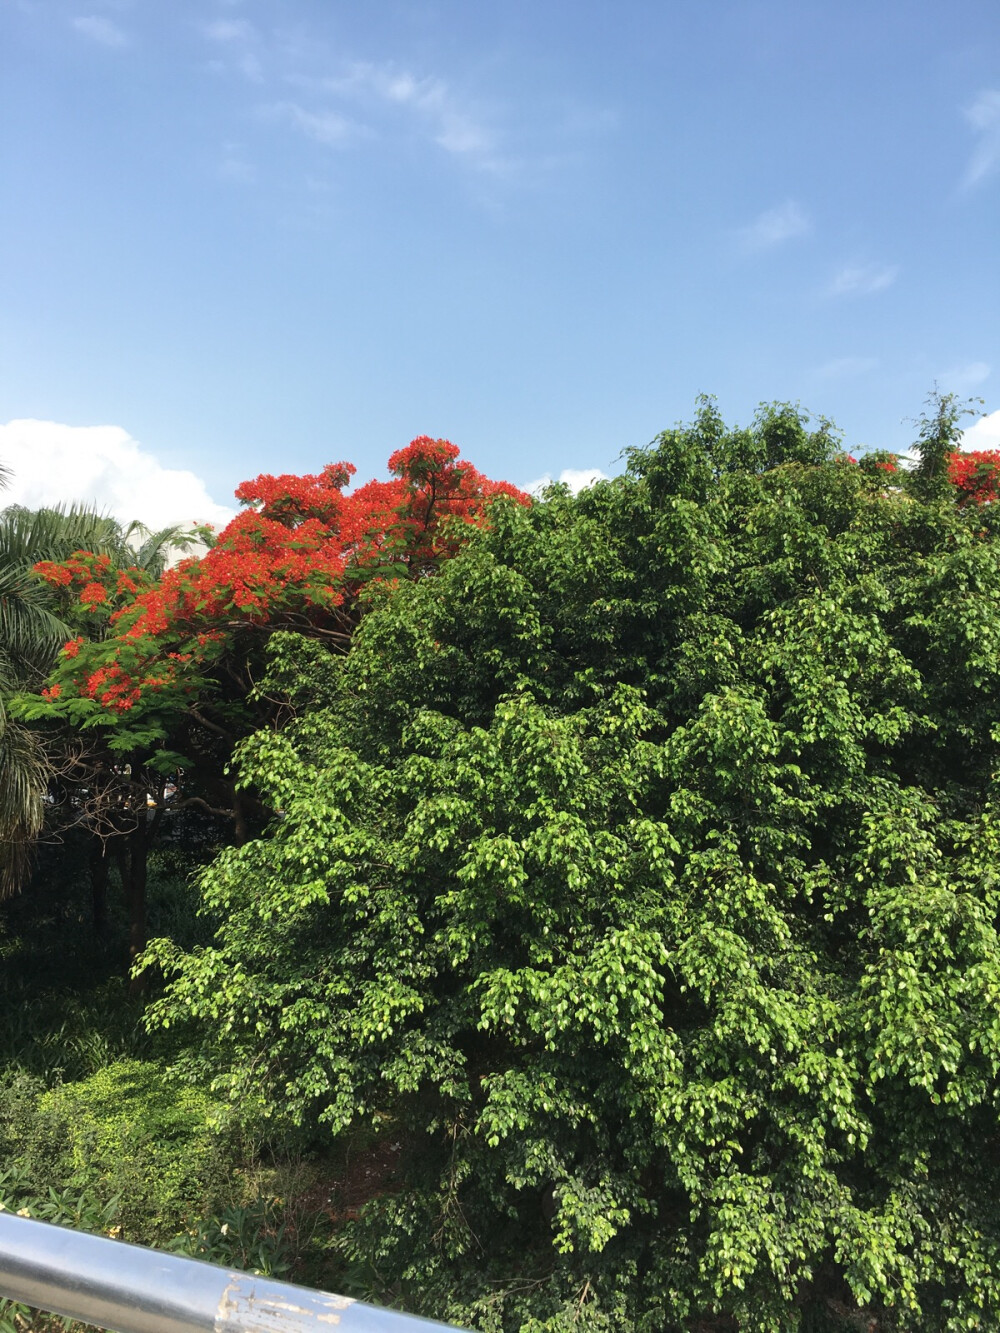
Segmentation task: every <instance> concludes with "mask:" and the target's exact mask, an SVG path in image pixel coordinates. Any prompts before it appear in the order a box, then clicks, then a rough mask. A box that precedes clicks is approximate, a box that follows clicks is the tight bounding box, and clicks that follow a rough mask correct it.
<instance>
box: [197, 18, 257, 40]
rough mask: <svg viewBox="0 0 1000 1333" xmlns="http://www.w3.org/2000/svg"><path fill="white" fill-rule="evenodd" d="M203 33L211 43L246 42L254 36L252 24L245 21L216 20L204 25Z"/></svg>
mask: <svg viewBox="0 0 1000 1333" xmlns="http://www.w3.org/2000/svg"><path fill="white" fill-rule="evenodd" d="M203 31H204V33H205V36H206V37H208V38H209V40H210V41H213V42H248V41H252V40H253V38H254V37H255V36H256V33H255V31H254V27H253V24H252V23H247V21H246V20H245V19H216V20H215V22H214V23H206V24H205V27H204V29H203Z"/></svg>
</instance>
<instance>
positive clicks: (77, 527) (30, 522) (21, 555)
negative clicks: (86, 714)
mask: <svg viewBox="0 0 1000 1333" xmlns="http://www.w3.org/2000/svg"><path fill="white" fill-rule="evenodd" d="M9 475H10V474H9V469H7V468H5V467H4V466H3V465H2V464H0V486H4V485H6V483H7V480H8V478H9ZM191 542H192V535H191V534H190V533H188V532H186V531H185V530H183V529H181V528H179V527H172V528H162V529H160V530H159V531H158V532H151V531H150V530H149V529H148V528H146V527H145V526H144V525H143V524H141V523H138V522H133V523H130V524H128V525H127V526H123V525H122V524H120V523H119V522H118V521H117V520H116V519H114V518H110V517H109V516H108V515H106V514H99V513H96V512H95V511H94V510H92V509H87V508H85V507H83V506H80V505H71V506H53V507H50V508H46V509H35V510H32V509H26V508H25V507H24V506H22V505H11V506H10V507H9V508H7V509H4V510H3V511H0V900H2V899H3V898H5V897H9V896H10V895H11V894H12V893H15V892H16V891H17V890H18V888H19V887H20V886H21V884H22V883H23V882H24V879H25V876H26V874H27V871H28V868H29V865H30V861H31V851H32V848H33V846H34V844H35V841H36V839H37V837H38V835H39V833H40V832H41V828H42V823H43V819H44V813H45V793H46V790H47V787H48V783H49V779H50V778H51V776H52V771H51V767H50V765H49V762H48V760H47V758H46V754H45V751H44V748H43V746H42V743H41V739H40V737H39V735H38V733H37V732H35V731H33V730H31V728H30V727H26V726H24V725H23V724H22V723H20V722H17V721H16V720H15V719H13V718H11V717H10V716H9V715H8V712H7V709H6V707H5V700H6V699H7V698H9V697H10V695H11V694H13V693H15V692H16V691H18V690H25V689H32V688H36V687H37V686H38V685H39V684H40V683H41V681H42V680H43V679H44V678H45V676H46V674H47V673H48V671H49V670H50V668H51V667H52V665H53V663H54V661H55V658H56V654H57V653H58V651H59V648H60V646H61V645H62V644H63V643H65V642H66V640H67V639H68V638H69V637H70V636H71V634H72V631H71V630H70V628H69V627H68V626H67V625H66V624H65V623H64V621H62V620H61V619H60V617H59V616H57V615H56V614H55V613H54V612H53V611H52V610H51V594H50V592H49V589H48V588H46V586H45V585H44V584H43V583H41V581H40V580H39V579H37V578H36V577H35V576H34V575H33V573H32V569H33V567H34V566H35V565H36V564H37V563H38V562H39V561H41V560H53V561H61V560H66V559H68V557H69V556H71V555H72V554H73V553H74V551H91V552H93V553H94V554H96V555H108V556H110V557H111V560H112V563H113V564H114V565H115V566H117V567H120V568H128V567H135V566H138V567H139V568H140V569H144V570H147V571H148V572H149V573H151V574H153V575H158V574H160V573H162V572H163V569H164V567H165V565H166V563H167V560H168V559H169V556H170V553H171V552H172V551H175V550H180V551H185V550H187V549H189V547H190V545H191Z"/></svg>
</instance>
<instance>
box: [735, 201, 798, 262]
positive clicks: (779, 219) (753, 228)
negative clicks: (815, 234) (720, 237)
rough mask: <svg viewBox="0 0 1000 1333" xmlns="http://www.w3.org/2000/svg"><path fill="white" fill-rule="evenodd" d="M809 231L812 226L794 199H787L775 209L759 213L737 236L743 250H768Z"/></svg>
mask: <svg viewBox="0 0 1000 1333" xmlns="http://www.w3.org/2000/svg"><path fill="white" fill-rule="evenodd" d="M811 230H812V224H811V223H810V221H809V219H808V217H806V215H805V213H804V212H803V211H802V209H801V208H800V207H799V205H798V204H797V203H796V202H795V200H794V199H787V200H786V201H785V202H784V203H783V204H781V205H779V206H778V207H777V208H769V209H768V210H767V212H766V213H761V215H760V217H758V218H756V219H755V220H754V221H753V222H751V223H750V225H749V226H748V227H743V228H742V229H741V230H740V232H739V236H740V240H741V242H742V244H743V248H744V249H745V250H770V249H771V248H772V247H773V246H775V245H782V244H783V243H784V242H785V241H790V240H792V239H793V238H794V237H796V236H804V235H805V234H806V232H808V231H811Z"/></svg>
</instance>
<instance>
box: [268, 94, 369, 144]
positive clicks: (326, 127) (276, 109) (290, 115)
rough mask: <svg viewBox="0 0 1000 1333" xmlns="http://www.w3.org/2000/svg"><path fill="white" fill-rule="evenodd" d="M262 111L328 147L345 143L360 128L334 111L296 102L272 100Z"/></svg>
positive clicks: (359, 130)
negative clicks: (309, 106) (317, 109)
mask: <svg viewBox="0 0 1000 1333" xmlns="http://www.w3.org/2000/svg"><path fill="white" fill-rule="evenodd" d="M264 111H265V113H266V114H267V115H269V116H276V117H278V118H279V119H281V120H286V121H288V122H289V123H290V124H291V125H294V126H295V128H296V129H297V130H298V131H299V132H300V133H302V134H304V135H306V137H307V138H309V139H314V140H315V141H316V143H321V144H325V145H326V146H327V147H328V148H330V147H335V146H336V145H338V144H343V143H346V142H347V140H348V139H351V138H353V137H355V136H356V135H357V134H358V133H359V132H361V128H362V127H361V126H359V125H356V124H355V123H354V122H353V121H350V120H348V119H347V117H346V116H341V115H339V114H338V113H337V112H336V111H310V110H308V108H306V107H304V106H300V105H299V103H298V102H273V103H272V104H271V105H270V106H268V107H265V108H264Z"/></svg>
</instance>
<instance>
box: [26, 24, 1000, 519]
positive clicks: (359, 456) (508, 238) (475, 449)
mask: <svg viewBox="0 0 1000 1333" xmlns="http://www.w3.org/2000/svg"><path fill="white" fill-rule="evenodd" d="M0 50H2V53H3V54H2V57H0V59H2V61H3V71H2V80H0V99H2V100H0V122H2V124H3V126H4V129H3V133H2V135H0V180H2V193H3V198H4V208H3V209H2V210H0V256H2V258H0V265H2V298H0V423H17V422H23V421H24V420H25V419H31V420H34V421H35V422H44V423H51V425H50V427H49V429H48V434H46V433H45V431H43V430H41V428H38V427H33V428H32V430H33V431H34V433H33V434H32V433H31V432H29V433H28V434H26V433H25V428H24V427H21V426H18V427H17V428H16V429H15V427H13V426H11V425H9V424H8V425H7V426H0V455H3V453H4V450H5V445H6V452H7V456H8V458H12V459H13V461H14V463H15V467H16V469H17V471H18V473H19V477H20V484H21V486H22V491H21V492H20V493H19V495H18V496H17V497H15V498H19V497H20V496H21V495H24V496H28V497H29V498H34V499H36V500H37V499H39V498H40V497H42V496H43V492H44V494H45V496H47V495H48V491H46V490H45V488H46V487H48V488H49V490H51V489H52V488H53V487H57V486H58V485H60V484H61V485H63V486H68V487H74V486H75V487H81V486H82V487H84V488H86V487H87V486H90V487H91V490H92V491H93V492H94V493H95V494H96V495H97V497H98V498H104V496H105V490H102V489H101V487H102V486H105V487H106V483H107V480H108V474H109V471H110V470H111V469H112V468H118V469H119V470H123V469H124V472H125V473H127V472H128V469H129V467H133V466H134V467H135V468H136V469H137V470H136V471H135V479H136V487H137V488H138V489H136V487H133V490H132V491H130V492H128V494H126V495H125V496H124V498H121V497H116V499H115V500H114V501H110V500H109V501H106V502H108V503H112V502H113V503H121V504H129V503H131V504H133V505H134V506H135V507H136V512H141V506H142V503H144V502H146V497H147V496H148V502H149V503H152V502H153V501H154V500H155V499H157V495H156V492H157V491H158V489H159V490H162V492H163V494H161V495H159V502H160V507H161V508H162V504H163V503H166V501H165V500H164V499H163V496H164V495H166V494H167V493H168V492H169V493H170V494H171V495H173V492H171V491H170V486H169V485H167V483H166V482H164V483H163V486H162V487H160V486H159V483H158V480H157V479H158V478H160V477H161V472H162V469H173V470H175V471H176V470H187V472H188V473H190V474H193V476H194V478H195V479H196V482H197V485H201V484H202V483H204V485H203V492H198V494H202V493H203V494H204V496H205V497H206V499H205V500H204V503H203V504H202V507H203V508H205V507H206V506H207V505H208V503H209V501H208V499H207V497H209V496H210V497H211V498H212V500H213V501H215V502H216V503H217V504H219V503H221V504H222V505H225V504H226V503H227V502H229V500H230V498H231V494H232V490H233V488H234V486H235V485H236V484H237V483H238V482H239V481H240V480H241V479H242V478H244V477H246V476H250V475H254V474H256V473H257V472H260V471H287V470H291V471H314V470H316V469H318V468H319V467H320V466H321V465H322V464H323V463H325V462H327V461H331V460H335V459H340V458H347V459H350V460H352V461H354V462H355V463H356V464H357V465H358V467H359V472H360V474H361V475H362V477H364V476H369V475H381V474H382V470H383V468H384V463H385V459H386V457H387V456H388V454H389V453H390V452H391V451H392V450H393V449H395V448H398V447H399V446H400V445H402V444H405V443H406V442H407V441H408V440H409V439H411V438H412V437H413V436H415V435H418V434H430V435H435V436H438V435H443V436H447V437H449V438H450V439H452V440H454V441H455V442H456V443H457V444H459V445H460V446H461V448H462V450H463V452H464V453H465V454H466V456H468V457H469V458H471V459H472V460H473V461H474V462H475V463H476V464H477V466H479V467H480V468H482V469H483V470H484V471H486V472H488V473H489V474H491V475H493V476H497V477H505V478H507V479H509V480H512V481H515V482H517V483H520V484H525V483H526V482H529V481H531V480H534V479H535V478H538V477H540V476H542V475H544V474H549V475H554V476H557V475H559V474H560V473H561V472H562V471H563V470H564V469H589V468H600V469H603V470H604V471H605V472H608V473H610V472H613V471H615V470H616V468H618V467H619V466H620V464H618V463H617V462H616V459H617V457H618V455H619V453H620V451H621V450H622V448H624V447H625V446H628V445H636V444H644V443H646V442H647V441H649V440H650V439H651V438H652V437H653V436H654V435H655V434H656V433H657V432H658V431H660V430H661V429H663V428H664V427H666V426H669V425H671V424H672V423H674V422H675V421H677V420H678V419H685V418H687V417H689V416H690V415H691V412H692V410H693V406H694V400H695V397H696V395H698V394H699V393H714V394H716V395H717V396H718V399H719V402H720V406H721V408H722V410H723V413H724V415H725V416H726V417H727V419H730V420H738V421H746V420H747V419H748V418H749V417H750V416H751V415H752V413H753V411H754V408H755V406H756V405H757V403H758V402H760V401H762V400H771V399H788V400H793V401H794V400H798V401H800V402H801V403H802V404H803V406H805V407H807V408H808V409H810V410H812V411H813V412H815V413H822V414H824V415H827V416H830V417H832V418H833V419H834V420H835V421H836V422H837V423H838V424H839V425H840V426H841V427H842V428H843V430H844V433H845V440H846V443H847V444H848V445H849V446H851V447H854V448H858V447H862V446H865V445H869V446H880V447H889V448H897V449H901V448H904V447H905V446H906V445H907V444H908V443H909V442H910V440H911V439H912V438H913V428H912V426H910V425H908V424H906V423H905V422H904V420H903V419H904V418H906V417H913V416H915V415H917V414H918V413H919V411H920V410H921V406H922V403H923V400H924V398H925V397H926V395H927V394H928V392H929V391H930V390H931V388H932V386H933V384H934V383H935V381H937V382H939V383H940V384H941V385H942V386H943V387H946V388H952V389H955V390H958V391H960V392H962V393H969V394H977V395H980V396H982V397H983V398H984V399H985V400H986V404H985V406H986V409H987V411H995V410H996V409H998V408H1000V394H998V392H997V385H998V383H1000V321H998V318H997V315H998V304H1000V303H998V297H1000V257H998V256H1000V245H998V239H1000V8H998V6H997V4H996V0H952V3H951V4H949V5H948V6H947V7H946V6H944V5H937V4H919V3H915V2H914V0H900V2H896V0H879V3H877V4H872V3H871V2H870V0H866V2H865V3H856V2H855V0H838V2H837V3H829V0H827V2H826V3H823V4H818V3H811V2H810V0H740V2H739V3H727V2H725V0H690V2H688V0H679V2H675V3H666V0H658V2H655V3H654V2H653V0H617V3H610V0H608V2H604V0H602V2H601V3H597V2H596V0H492V3H490V4H484V3H476V2H475V0H461V2H459V0H426V2H425V0H371V2H370V3H364V4H362V3H350V4H349V3H345V2H344V0H242V2H241V0H226V2H223V0H159V2H154V0H79V3H71V2H70V0H0ZM988 424H989V425H991V426H992V425H996V426H997V430H998V431H1000V414H998V415H997V416H996V417H994V418H993V419H992V423H988ZM97 427H100V428H103V434H102V432H101V431H98V430H95V429H94V428H97ZM83 428H89V429H88V430H84V429H83ZM4 432H6V434H4ZM982 439H983V441H984V442H986V436H985V434H984V435H983V436H982ZM102 442H103V443H102ZM88 450H96V451H97V454H96V455H95V457H98V456H99V457H100V458H101V459H103V460H104V465H103V466H104V474H103V475H104V480H103V481H100V480H99V479H98V478H97V473H96V472H95V471H94V469H93V468H91V470H90V472H88V471H87V469H86V467H84V466H83V463H84V461H85V456H87V451H88ZM101 450H104V452H103V453H101ZM116 450H117V452H116ZM109 451H110V452H109ZM123 451H124V452H123ZM109 460H110V461H109ZM129 460H131V462H129ZM137 460H138V461H137ZM76 464H79V466H78V467H77V466H76ZM95 466H96V464H95ZM151 468H152V470H151ZM157 469H159V470H160V471H157ZM175 480H176V479H175ZM29 483H30V484H29ZM178 484H179V483H178ZM187 484H188V483H185V485H187ZM191 485H195V482H191ZM197 485H195V489H197ZM25 487H27V489H24V488H25ZM32 487H33V489H32ZM126 490H127V487H126ZM181 491H183V487H181ZM178 494H180V492H178ZM183 494H184V503H189V502H190V504H195V503H202V501H201V500H197V499H196V498H193V497H195V491H189V492H188V491H185V492H183ZM67 498H70V497H67ZM80 498H92V497H91V496H89V495H87V496H81V497H80ZM177 503H180V500H179V499H178V500H177ZM154 507H155V505H154ZM219 512H220V514H221V510H220V511H219ZM177 516H178V517H182V516H186V515H177ZM199 516H202V517H203V516H205V515H204V514H202V515H199Z"/></svg>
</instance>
